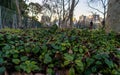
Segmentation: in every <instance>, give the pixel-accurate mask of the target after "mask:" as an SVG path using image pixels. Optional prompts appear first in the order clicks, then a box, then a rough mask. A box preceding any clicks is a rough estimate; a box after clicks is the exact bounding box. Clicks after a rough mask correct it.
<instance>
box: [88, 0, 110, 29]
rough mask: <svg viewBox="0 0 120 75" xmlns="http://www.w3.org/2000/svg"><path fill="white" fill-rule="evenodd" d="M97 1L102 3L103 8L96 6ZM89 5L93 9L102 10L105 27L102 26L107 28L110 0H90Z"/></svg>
mask: <svg viewBox="0 0 120 75" xmlns="http://www.w3.org/2000/svg"><path fill="white" fill-rule="evenodd" d="M93 3H94V6H93V5H92V4H93ZM95 3H96V4H99V5H102V8H103V10H100V9H99V8H96V7H95ZM88 6H89V7H90V8H92V9H94V10H96V11H98V12H100V13H101V14H103V21H102V25H103V27H102V28H105V23H106V14H107V7H108V0H88Z"/></svg>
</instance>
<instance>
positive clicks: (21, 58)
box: [20, 56, 28, 61]
mask: <svg viewBox="0 0 120 75" xmlns="http://www.w3.org/2000/svg"><path fill="white" fill-rule="evenodd" d="M20 60H21V61H26V60H28V57H27V56H22V57H20Z"/></svg>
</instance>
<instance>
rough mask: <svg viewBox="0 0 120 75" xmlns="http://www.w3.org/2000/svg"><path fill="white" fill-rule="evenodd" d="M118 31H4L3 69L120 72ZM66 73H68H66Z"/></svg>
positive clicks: (53, 73) (69, 74)
mask: <svg viewBox="0 0 120 75" xmlns="http://www.w3.org/2000/svg"><path fill="white" fill-rule="evenodd" d="M117 36H118V35H117V34H116V33H114V32H111V33H109V34H107V33H105V32H104V31H103V30H87V29H86V30H80V29H57V27H56V26H53V27H51V28H49V29H32V30H18V31H17V30H16V32H14V31H12V30H9V31H7V30H2V31H0V73H1V74H4V72H5V71H7V72H8V73H13V72H19V73H28V74H29V73H33V74H35V73H43V74H48V75H60V74H61V75H90V74H102V75H120V51H119V50H117V49H116V48H118V47H119V46H120V41H119V39H118V37H117ZM63 73H64V74H63Z"/></svg>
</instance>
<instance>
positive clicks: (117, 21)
mask: <svg viewBox="0 0 120 75" xmlns="http://www.w3.org/2000/svg"><path fill="white" fill-rule="evenodd" d="M108 27H110V29H112V30H113V31H116V32H120V0H109V2H108V11H107V27H106V28H107V31H109V30H110V29H109V28H108Z"/></svg>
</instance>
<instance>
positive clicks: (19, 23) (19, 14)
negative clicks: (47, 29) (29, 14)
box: [15, 0, 22, 28]
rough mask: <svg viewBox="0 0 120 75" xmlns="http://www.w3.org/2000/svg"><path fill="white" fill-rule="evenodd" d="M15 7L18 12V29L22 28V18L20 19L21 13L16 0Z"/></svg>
mask: <svg viewBox="0 0 120 75" xmlns="http://www.w3.org/2000/svg"><path fill="white" fill-rule="evenodd" d="M15 2H16V7H17V12H18V28H20V27H21V26H22V17H21V11H20V6H19V0H16V1H15Z"/></svg>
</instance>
